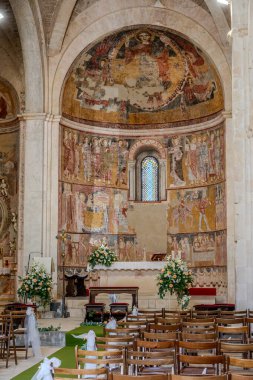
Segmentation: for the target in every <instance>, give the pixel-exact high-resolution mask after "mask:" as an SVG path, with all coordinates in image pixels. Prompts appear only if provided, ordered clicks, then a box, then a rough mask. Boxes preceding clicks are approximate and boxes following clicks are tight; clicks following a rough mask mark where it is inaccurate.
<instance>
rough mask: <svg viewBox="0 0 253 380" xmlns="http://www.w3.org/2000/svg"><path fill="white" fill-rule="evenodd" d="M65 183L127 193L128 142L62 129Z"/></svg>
mask: <svg viewBox="0 0 253 380" xmlns="http://www.w3.org/2000/svg"><path fill="white" fill-rule="evenodd" d="M61 146H62V153H61V167H62V170H61V177H62V180H65V181H69V182H72V183H80V184H81V183H82V184H87V185H98V186H111V187H116V188H122V189H127V181H128V176H127V172H128V171H127V160H128V151H129V149H128V148H129V141H128V140H126V139H119V138H112V137H104V136H102V137H101V136H96V135H90V134H87V133H85V132H81V131H77V130H73V129H69V128H63V130H62V144H61Z"/></svg>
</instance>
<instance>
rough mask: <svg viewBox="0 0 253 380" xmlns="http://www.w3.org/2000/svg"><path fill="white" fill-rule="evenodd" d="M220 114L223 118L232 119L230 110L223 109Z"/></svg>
mask: <svg viewBox="0 0 253 380" xmlns="http://www.w3.org/2000/svg"><path fill="white" fill-rule="evenodd" d="M222 116H223V117H224V119H232V111H231V110H225V111H223V112H222Z"/></svg>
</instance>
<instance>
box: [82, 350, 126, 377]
mask: <svg viewBox="0 0 253 380" xmlns="http://www.w3.org/2000/svg"><path fill="white" fill-rule="evenodd" d="M124 357H125V353H124V350H116V349H111V350H104V351H88V350H82V349H80V348H78V346H75V361H76V368H80V367H82V368H83V366H84V365H85V364H96V365H97V366H100V367H101V366H109V367H111V366H112V367H121V373H122V374H123V371H124Z"/></svg>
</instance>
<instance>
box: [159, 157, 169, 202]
mask: <svg viewBox="0 0 253 380" xmlns="http://www.w3.org/2000/svg"><path fill="white" fill-rule="evenodd" d="M159 164H160V165H159V166H160V181H159V182H160V189H159V191H160V200H161V201H165V200H166V199H167V194H166V188H167V160H165V159H160V160H159Z"/></svg>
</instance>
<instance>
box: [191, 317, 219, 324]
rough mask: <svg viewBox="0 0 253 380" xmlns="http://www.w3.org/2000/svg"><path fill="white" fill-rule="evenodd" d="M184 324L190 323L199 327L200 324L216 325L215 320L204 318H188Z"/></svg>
mask: <svg viewBox="0 0 253 380" xmlns="http://www.w3.org/2000/svg"><path fill="white" fill-rule="evenodd" d="M184 322H190V323H193V324H195V325H198V324H200V323H201V324H206V325H209V324H211V325H212V324H214V323H215V318H213V317H205V318H204V317H203V318H187V319H185V320H184Z"/></svg>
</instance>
